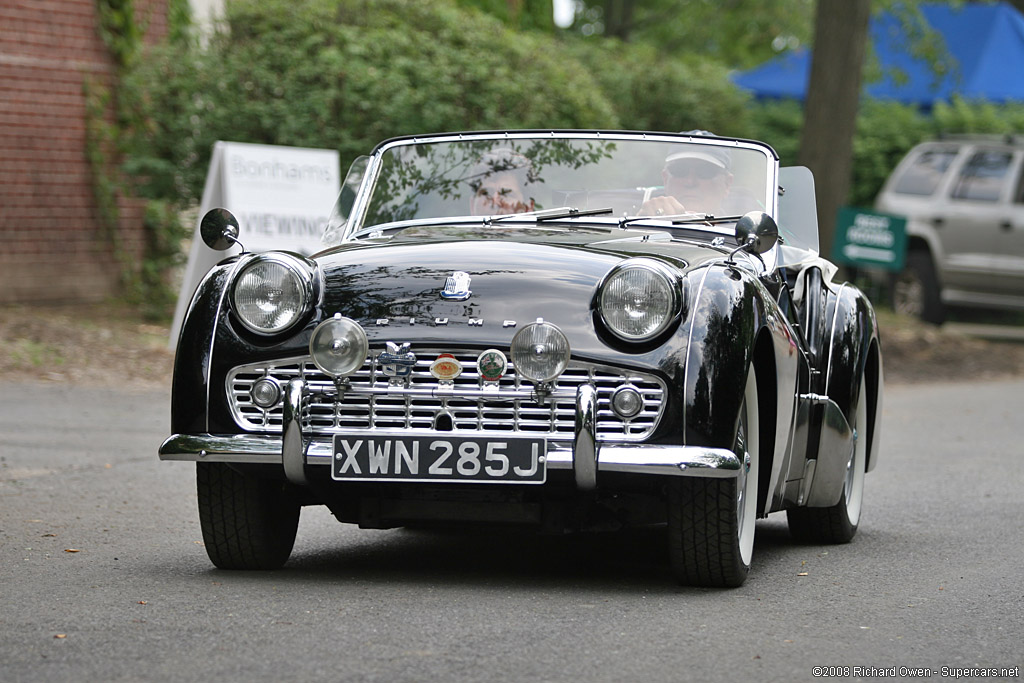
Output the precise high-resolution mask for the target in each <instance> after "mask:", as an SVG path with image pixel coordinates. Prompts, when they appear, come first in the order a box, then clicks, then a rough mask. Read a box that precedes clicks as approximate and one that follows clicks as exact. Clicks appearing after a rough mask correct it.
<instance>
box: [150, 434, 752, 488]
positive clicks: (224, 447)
mask: <svg viewBox="0 0 1024 683" xmlns="http://www.w3.org/2000/svg"><path fill="white" fill-rule="evenodd" d="M392 433H393V434H394V435H396V436H398V435H408V432H404V431H401V432H392ZM383 434H384V432H382V435H383ZM332 449H333V445H332V443H331V440H330V439H313V440H311V441H310V442H309V443H308V444H307V446H306V464H307V465H309V466H329V465H330V464H331V460H332V459H333V457H334V455H333V452H332ZM281 450H282V439H281V438H280V437H277V436H264V435H258V434H237V435H234V436H216V435H212V434H175V435H173V436H171V437H170V438H169V439H167V440H166V441H164V443H163V445H161V446H160V459H161V460H186V461H198V460H202V461H209V462H239V463H242V462H247V463H262V464H282V457H281ZM547 466H548V468H549V469H553V470H571V469H572V467H573V447H572V444H571V443H568V442H552V441H549V442H548V453H547ZM597 469H598V471H599V472H631V473H635V474H657V475H668V476H685V477H716V478H726V479H728V478H735V477H736V476H738V475H739V472H740V461H739V458H737V457H736V454H735V453H733V452H732V451H729V450H726V449H724V448H703V447H699V446H665V445H651V444H627V445H618V446H612V445H599V446H598V449H597Z"/></svg>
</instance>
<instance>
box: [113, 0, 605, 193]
mask: <svg viewBox="0 0 1024 683" xmlns="http://www.w3.org/2000/svg"><path fill="white" fill-rule="evenodd" d="M227 25H228V28H229V31H227V32H224V33H221V34H218V35H216V36H214V37H213V39H212V40H211V41H210V44H209V46H208V48H207V49H206V50H205V51H202V52H197V51H194V50H190V49H188V48H184V47H181V46H170V47H164V48H160V49H158V50H156V51H154V52H153V53H152V54H151V55H150V56H149V58H148V59H146V60H144V64H142V65H140V66H139V68H137V69H136V70H135V72H134V73H133V74H132V75H131V77H130V82H131V90H132V92H133V95H134V99H133V102H134V104H135V107H136V113H137V118H138V119H139V120H140V121H144V122H145V125H143V126H141V127H140V128H139V133H140V135H139V136H138V139H137V141H136V142H137V144H136V145H135V150H136V153H135V154H133V155H132V157H131V160H130V163H131V168H132V169H133V171H135V172H136V173H137V174H138V176H139V177H141V178H143V179H144V180H145V184H146V185H147V186H148V187H147V189H144V190H142V191H143V192H146V193H149V194H154V195H158V196H168V195H167V193H168V191H169V190H171V189H172V188H174V192H175V193H176V196H178V197H179V198H181V199H182V200H184V201H185V202H195V201H197V200H198V197H199V195H200V194H201V192H202V184H203V178H204V177H205V173H206V169H207V165H208V163H209V157H210V151H211V149H212V146H213V143H214V142H215V141H217V140H230V141H237V142H255V143H263V144H275V145H295V146H303V147H318V148H325V149H337V150H338V151H339V152H340V153H341V157H342V165H343V166H347V164H348V163H349V162H350V161H351V160H352V159H353V158H354V157H356V156H357V155H359V154H365V153H366V152H367V151H369V150H370V149H371V148H372V146H373V145H374V144H375V143H377V142H379V141H380V140H382V139H386V138H389V137H393V136H396V135H405V134H416V133H424V132H442V131H448V130H485V129H502V128H519V127H524V128H594V127H618V126H619V125H620V121H619V118H618V117H617V114H616V112H615V110H614V109H613V107H612V105H611V104H610V102H609V100H608V99H607V98H606V97H605V96H604V94H603V93H602V91H601V89H600V87H598V85H597V83H596V82H595V81H594V79H593V78H592V77H591V75H590V74H589V73H588V71H587V70H586V69H584V68H583V66H582V65H580V64H579V63H578V62H577V61H575V60H572V59H566V58H565V56H564V54H562V53H561V52H560V51H559V50H558V49H556V48H557V41H556V40H555V39H554V38H553V37H550V36H545V35H543V34H539V33H538V34H534V33H517V32H513V31H510V30H509V29H507V28H506V27H505V26H504V25H503V24H502V23H501V22H500V21H498V20H497V19H494V18H493V17H490V16H486V15H484V14H482V13H480V12H477V11H471V10H461V9H459V8H457V7H456V6H454V5H450V4H445V3H438V4H434V5H432V4H429V3H421V2H414V1H407V0H383V1H381V2H375V3H372V4H367V3H364V2H361V1H359V0H298V1H294V0H269V1H267V0H259V1H257V0H236V1H235V2H233V3H229V4H228V10H227ZM169 174H170V175H169ZM171 176H173V177H171Z"/></svg>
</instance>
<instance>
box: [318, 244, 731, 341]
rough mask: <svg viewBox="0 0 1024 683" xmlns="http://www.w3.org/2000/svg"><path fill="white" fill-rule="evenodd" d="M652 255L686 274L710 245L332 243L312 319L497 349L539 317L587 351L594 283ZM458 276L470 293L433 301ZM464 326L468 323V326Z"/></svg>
mask: <svg viewBox="0 0 1024 683" xmlns="http://www.w3.org/2000/svg"><path fill="white" fill-rule="evenodd" d="M634 256H654V257H657V258H660V259H663V260H665V261H666V262H668V263H670V264H672V265H673V266H675V267H676V268H678V269H679V270H680V271H681V272H684V273H685V272H686V271H688V270H690V269H692V268H695V267H699V266H700V265H701V264H703V263H705V262H706V261H707V260H708V259H710V258H717V259H721V258H722V254H721V252H720V251H718V250H717V249H712V248H708V247H706V246H697V245H686V244H682V243H679V242H670V241H669V240H668V239H667V235H665V234H664V233H651V232H636V231H624V230H617V229H616V230H565V229H550V230H549V229H532V228H531V229H515V228H500V229H493V230H491V231H482V230H480V229H479V228H477V229H475V230H473V231H466V230H465V229H464V228H430V229H423V228H417V229H414V230H412V231H405V232H403V233H399V234H398V235H397V236H396V237H394V238H392V239H390V240H388V241H386V242H376V241H373V240H370V241H365V242H354V243H349V244H346V245H342V246H340V247H337V248H335V249H332V250H330V251H327V252H322V253H321V254H319V255H317V257H316V260H317V261H318V262H319V264H320V266H321V269H322V272H323V275H324V284H325V287H324V298H323V308H322V313H323V315H324V316H330V315H333V314H335V313H340V314H341V315H344V316H347V317H350V318H352V319H354V320H357V321H358V322H360V323H361V324H363V326H364V327H365V328H366V329H367V334H368V336H370V340H371V343H373V341H375V340H376V341H382V340H383V339H385V338H386V339H388V340H390V339H392V338H394V339H396V340H397V339H405V340H414V339H439V340H445V341H447V342H455V343H458V342H464V343H475V344H480V343H483V344H503V345H507V343H508V342H509V341H510V340H511V338H512V335H513V334H515V332H516V330H517V329H521V328H522V327H523V326H524V325H526V324H528V323H531V322H534V321H535V320H536V319H537V318H543V319H545V320H547V321H549V322H552V323H554V324H556V325H558V326H559V327H561V328H562V329H563V331H564V332H565V333H566V334H567V335H568V336H569V340H570V344H572V346H573V348H574V349H577V350H580V349H582V348H586V347H591V346H593V345H594V344H595V343H596V340H595V339H594V320H593V302H594V297H595V294H596V292H597V287H598V284H599V283H600V281H601V279H602V278H603V277H604V276H605V275H606V274H607V273H608V271H609V270H611V268H612V267H613V266H614V265H615V264H617V263H619V262H620V261H622V260H623V259H625V258H629V257H634ZM456 271H463V272H465V273H468V274H469V276H470V278H471V281H470V284H469V290H470V292H471V294H470V296H469V297H468V298H467V299H465V300H462V301H457V300H451V299H445V298H442V296H441V292H442V289H443V288H444V286H445V283H446V281H447V279H448V278H449V277H450V276H452V275H453V273H455V272H456ZM471 321H472V322H471Z"/></svg>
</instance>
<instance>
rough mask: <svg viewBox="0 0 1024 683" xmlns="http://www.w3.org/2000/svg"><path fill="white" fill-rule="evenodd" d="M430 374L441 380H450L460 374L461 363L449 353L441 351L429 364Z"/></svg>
mask: <svg viewBox="0 0 1024 683" xmlns="http://www.w3.org/2000/svg"><path fill="white" fill-rule="evenodd" d="M430 374H431V375H433V376H434V377H436V378H437V379H439V380H441V381H442V382H451V381H452V380H454V379H455V378H456V377H458V376H459V375H461V374H462V363H460V362H459V361H458V359H457V358H456V357H455V356H453V355H452V354H450V353H442V354H441V355H440V356H438V357H437V360H435V361H434V362H433V363H431V364H430Z"/></svg>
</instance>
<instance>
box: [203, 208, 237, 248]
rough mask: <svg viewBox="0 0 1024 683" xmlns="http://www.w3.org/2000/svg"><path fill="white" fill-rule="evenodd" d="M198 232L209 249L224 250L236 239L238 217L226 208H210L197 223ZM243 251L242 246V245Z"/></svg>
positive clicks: (234, 242) (233, 243)
mask: <svg viewBox="0 0 1024 683" xmlns="http://www.w3.org/2000/svg"><path fill="white" fill-rule="evenodd" d="M199 234H200V236H202V238H203V242H204V243H206V246H208V247H209V248H210V249H214V250H216V251H224V250H225V249H228V248H230V247H231V246H232V245H235V244H237V245H238V246H242V243H241V242H239V241H238V219H236V218H235V217H234V215H233V214H232V213H231V212H230V211H228V210H227V209H210V210H209V211H207V212H206V215H205V216H203V220H202V221H201V222H200V223H199ZM243 251H244V247H243Z"/></svg>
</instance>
